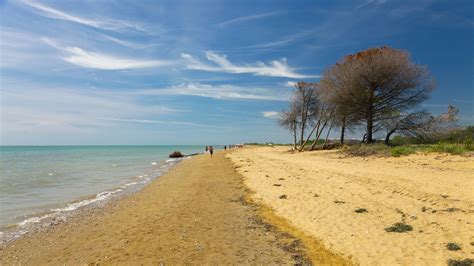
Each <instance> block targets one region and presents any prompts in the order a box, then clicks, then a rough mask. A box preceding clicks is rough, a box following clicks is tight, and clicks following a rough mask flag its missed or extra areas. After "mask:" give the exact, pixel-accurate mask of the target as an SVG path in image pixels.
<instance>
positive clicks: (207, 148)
mask: <svg viewBox="0 0 474 266" xmlns="http://www.w3.org/2000/svg"><path fill="white" fill-rule="evenodd" d="M208 150H209V147H207V145H206V153H207V151H208Z"/></svg>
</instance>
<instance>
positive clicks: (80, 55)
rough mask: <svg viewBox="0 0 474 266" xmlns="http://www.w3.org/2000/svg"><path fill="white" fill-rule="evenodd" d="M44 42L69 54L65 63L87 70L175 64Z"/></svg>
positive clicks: (46, 39)
mask: <svg viewBox="0 0 474 266" xmlns="http://www.w3.org/2000/svg"><path fill="white" fill-rule="evenodd" d="M42 40H43V41H44V42H45V43H47V44H49V45H50V46H52V47H54V48H56V49H59V50H62V51H65V52H67V53H68V54H69V55H67V56H65V57H63V58H62V59H63V60H64V61H66V62H69V63H71V64H74V65H78V66H81V67H86V68H95V69H103V70H123V69H136V68H149V67H160V66H166V65H170V64H172V63H173V62H172V61H168V60H146V59H135V58H127V57H121V56H116V55H108V54H103V53H96V52H88V51H85V50H83V49H81V48H79V47H62V46H60V45H58V44H57V43H56V42H54V41H52V40H50V39H48V38H42Z"/></svg>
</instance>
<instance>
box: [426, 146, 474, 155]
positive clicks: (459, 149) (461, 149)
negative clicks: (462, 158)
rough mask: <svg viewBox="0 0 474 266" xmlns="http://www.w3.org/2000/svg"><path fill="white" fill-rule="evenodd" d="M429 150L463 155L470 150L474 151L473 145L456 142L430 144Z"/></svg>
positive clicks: (427, 149)
mask: <svg viewBox="0 0 474 266" xmlns="http://www.w3.org/2000/svg"><path fill="white" fill-rule="evenodd" d="M426 151H428V152H444V153H450V154H457V155H461V154H464V153H466V152H469V151H474V149H473V146H472V145H465V144H456V143H438V144H432V145H428V147H427V148H426Z"/></svg>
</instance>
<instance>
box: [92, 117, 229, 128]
mask: <svg viewBox="0 0 474 266" xmlns="http://www.w3.org/2000/svg"><path fill="white" fill-rule="evenodd" d="M100 119H101V120H107V121H115V122H126V123H140V124H163V125H181V126H195V127H210V128H223V127H219V126H213V125H206V124H198V123H189V122H180V121H165V120H148V119H124V118H114V117H104V118H100Z"/></svg>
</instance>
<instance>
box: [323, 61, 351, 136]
mask: <svg viewBox="0 0 474 266" xmlns="http://www.w3.org/2000/svg"><path fill="white" fill-rule="evenodd" d="M349 67H350V65H349V64H344V62H342V63H336V64H335V65H334V66H332V67H330V68H328V69H326V70H325V71H324V73H323V77H322V78H321V81H320V82H319V86H320V88H321V91H320V98H321V100H322V101H324V102H326V103H328V104H329V105H331V106H332V109H333V110H332V111H333V112H332V116H333V119H332V124H331V125H332V126H336V127H339V128H340V132H341V135H340V143H341V145H342V144H344V136H345V132H346V129H347V128H349V127H351V126H352V125H355V124H357V120H356V119H355V116H354V114H355V113H354V112H353V110H352V108H351V105H348V103H349V102H350V101H351V99H350V98H349V97H350V93H348V92H350V91H351V88H352V87H351V86H352V84H351V81H352V79H351V76H350V75H351V74H352V73H351V69H350V68H349ZM331 128H332V127H331Z"/></svg>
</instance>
